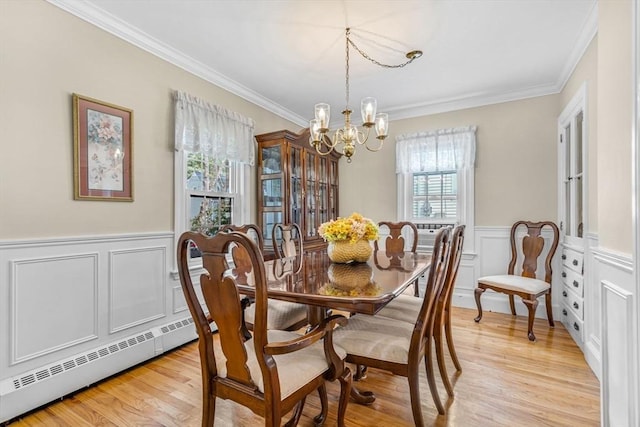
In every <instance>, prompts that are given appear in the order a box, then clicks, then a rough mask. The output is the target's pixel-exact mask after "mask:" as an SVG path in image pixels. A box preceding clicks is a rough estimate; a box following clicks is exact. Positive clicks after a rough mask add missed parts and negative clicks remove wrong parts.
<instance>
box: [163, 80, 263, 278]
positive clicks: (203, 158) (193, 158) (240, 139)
mask: <svg viewBox="0 0 640 427" xmlns="http://www.w3.org/2000/svg"><path fill="white" fill-rule="evenodd" d="M174 99H175V162H174V176H175V187H174V188H175V191H174V196H175V218H174V221H175V223H174V224H175V226H174V227H175V236H176V242H177V241H178V238H179V236H180V235H181V234H182V233H183V232H184V231H187V230H192V231H198V232H203V233H205V234H209V235H213V234H215V233H217V232H218V230H219V229H220V228H221V227H222V226H223V225H226V224H245V223H248V222H250V218H249V215H248V211H249V209H248V207H249V196H250V191H249V189H248V183H249V170H250V167H251V166H252V165H254V163H255V162H254V159H255V138H254V136H253V128H254V124H253V120H251V119H248V118H244V117H242V116H241V115H240V114H238V113H234V112H232V111H229V110H226V109H225V108H223V107H221V106H218V105H212V104H209V103H207V102H206V101H203V100H201V99H198V98H196V97H193V96H191V95H188V94H186V93H184V92H175V93H174ZM199 255H200V254H199V253H198V251H197V250H193V251H192V253H191V256H192V258H197V257H199ZM194 267H197V263H195V262H194Z"/></svg>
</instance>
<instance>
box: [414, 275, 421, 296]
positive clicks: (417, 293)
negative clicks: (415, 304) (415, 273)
mask: <svg viewBox="0 0 640 427" xmlns="http://www.w3.org/2000/svg"><path fill="white" fill-rule="evenodd" d="M418 280H419V279H416V281H415V282H413V296H414V297H419V296H420V288H419V287H418Z"/></svg>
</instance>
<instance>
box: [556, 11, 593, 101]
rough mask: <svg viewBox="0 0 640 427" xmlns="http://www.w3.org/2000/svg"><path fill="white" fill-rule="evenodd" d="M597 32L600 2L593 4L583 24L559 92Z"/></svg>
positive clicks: (564, 69) (565, 67) (565, 66)
mask: <svg viewBox="0 0 640 427" xmlns="http://www.w3.org/2000/svg"><path fill="white" fill-rule="evenodd" d="M596 34H598V2H595V3H594V4H593V7H592V8H591V12H590V13H589V16H588V17H587V20H586V21H585V23H584V25H583V26H582V31H581V32H580V35H579V36H578V38H577V39H576V42H575V43H574V44H573V49H572V50H571V53H570V54H569V56H568V58H567V61H566V62H565V64H564V68H563V69H562V72H561V73H560V77H559V78H558V82H557V86H558V92H560V91H561V90H562V89H564V86H565V85H566V84H567V82H568V81H569V78H571V75H572V74H573V72H574V71H575V69H576V67H577V66H578V63H579V62H580V60H581V59H582V57H583V56H584V53H585V52H586V51H587V48H588V47H589V44H591V41H592V40H593V38H594V37H595V36H596Z"/></svg>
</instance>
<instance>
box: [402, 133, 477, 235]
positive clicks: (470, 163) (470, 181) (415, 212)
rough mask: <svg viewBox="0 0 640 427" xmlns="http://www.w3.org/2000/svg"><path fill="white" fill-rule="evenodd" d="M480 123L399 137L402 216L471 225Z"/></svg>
mask: <svg viewBox="0 0 640 427" xmlns="http://www.w3.org/2000/svg"><path fill="white" fill-rule="evenodd" d="M475 156H476V126H466V127H458V128H451V129H438V130H434V131H426V132H416V133H410V134H404V135H398V136H397V137H396V174H397V178H398V219H399V220H406V221H411V222H414V223H416V224H425V227H427V226H429V224H453V223H463V224H466V225H467V229H471V230H472V229H473V218H474V214H473V210H474V203H473V201H474V188H473V187H474V165H475Z"/></svg>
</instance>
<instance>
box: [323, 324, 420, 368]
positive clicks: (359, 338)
mask: <svg viewBox="0 0 640 427" xmlns="http://www.w3.org/2000/svg"><path fill="white" fill-rule="evenodd" d="M412 332H413V324H411V323H408V322H401V321H397V320H395V319H390V318H388V317H382V316H367V315H364V314H358V315H356V316H353V317H351V318H350V319H349V323H348V324H347V326H344V327H340V328H338V329H336V330H335V331H334V333H333V342H334V343H335V344H336V345H337V346H339V347H341V348H343V349H344V350H345V351H346V352H347V353H348V354H353V355H357V356H365V357H371V358H374V359H378V360H385V361H388V362H395V363H407V361H408V360H409V359H408V357H409V344H410V343H411V333H412Z"/></svg>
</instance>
